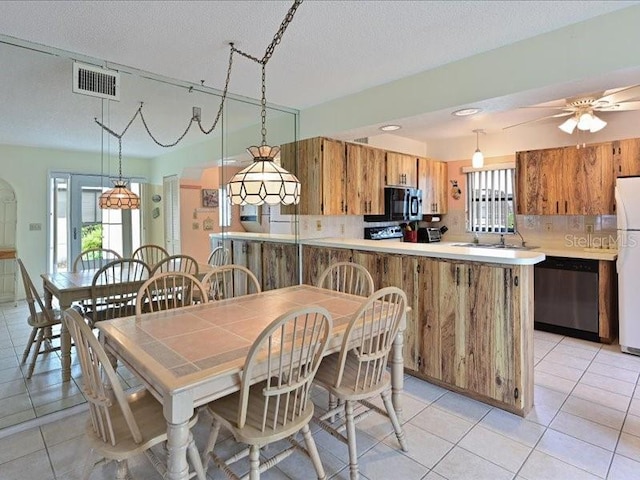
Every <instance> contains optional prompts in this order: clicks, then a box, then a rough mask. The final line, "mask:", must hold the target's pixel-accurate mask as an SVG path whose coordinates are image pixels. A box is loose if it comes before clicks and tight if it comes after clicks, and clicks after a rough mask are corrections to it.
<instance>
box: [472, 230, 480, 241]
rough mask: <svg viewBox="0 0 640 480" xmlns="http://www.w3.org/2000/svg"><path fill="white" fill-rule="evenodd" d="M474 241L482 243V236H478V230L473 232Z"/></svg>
mask: <svg viewBox="0 0 640 480" xmlns="http://www.w3.org/2000/svg"><path fill="white" fill-rule="evenodd" d="M473 243H480V238H478V232H474V233H473Z"/></svg>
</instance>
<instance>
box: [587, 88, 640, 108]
mask: <svg viewBox="0 0 640 480" xmlns="http://www.w3.org/2000/svg"><path fill="white" fill-rule="evenodd" d="M638 97H640V85H634V86H632V87H627V88H623V89H622V90H618V91H617V92H614V93H612V94H610V95H605V96H604V97H601V98H599V99H598V100H596V102H595V103H596V104H598V102H608V103H609V104H611V105H613V104H616V103H619V102H626V101H627V100H632V99H634V98H638Z"/></svg>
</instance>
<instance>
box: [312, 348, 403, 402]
mask: <svg viewBox="0 0 640 480" xmlns="http://www.w3.org/2000/svg"><path fill="white" fill-rule="evenodd" d="M339 360H340V353H339V352H338V353H333V354H331V355H328V356H326V357H324V358H323V359H322V362H321V363H320V368H318V373H316V377H315V380H314V382H315V383H318V384H320V385H321V386H322V387H323V388H325V389H327V391H328V392H329V393H331V394H333V395H335V396H337V397H339V398H342V399H345V400H356V401H357V400H363V399H366V398H370V397H372V396H375V395H377V394H379V393H381V392H382V391H383V390H386V389H388V388H389V387H390V386H391V375H389V372H387V371H385V372H383V374H382V380H381V382H380V383H378V384H377V385H376V386H375V388H366V389H363V388H362V387H361V386H360V387H359V388H358V389H357V391H356V389H355V385H356V379H357V376H358V368H361V367H360V363H359V362H358V359H357V358H356V357H355V356H354V355H352V354H351V353H349V354H348V355H347V360H346V362H345V365H344V371H343V373H342V382H341V383H340V386H339V387H335V383H336V378H337V377H338V369H339V366H340V365H339V363H338V362H339ZM360 375H361V376H362V375H363V373H362V372H361V373H360Z"/></svg>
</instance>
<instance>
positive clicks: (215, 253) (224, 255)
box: [207, 246, 229, 267]
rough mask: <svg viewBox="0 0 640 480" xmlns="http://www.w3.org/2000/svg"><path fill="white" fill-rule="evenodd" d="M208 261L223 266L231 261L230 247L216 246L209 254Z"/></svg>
mask: <svg viewBox="0 0 640 480" xmlns="http://www.w3.org/2000/svg"><path fill="white" fill-rule="evenodd" d="M207 263H208V264H209V265H211V266H213V267H221V266H223V265H227V264H228V263H229V249H228V248H224V247H223V246H220V247H216V248H214V249H213V250H212V251H211V253H210V254H209V258H208V259H207Z"/></svg>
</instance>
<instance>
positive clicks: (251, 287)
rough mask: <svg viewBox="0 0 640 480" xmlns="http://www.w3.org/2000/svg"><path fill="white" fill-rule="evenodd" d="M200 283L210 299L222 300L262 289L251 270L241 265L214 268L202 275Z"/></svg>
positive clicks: (258, 291)
mask: <svg viewBox="0 0 640 480" xmlns="http://www.w3.org/2000/svg"><path fill="white" fill-rule="evenodd" d="M202 284H203V285H204V286H205V288H206V289H207V291H208V293H209V299H210V300H223V299H225V298H234V297H240V296H242V295H248V294H251V293H260V292H261V291H262V289H261V288H260V282H259V281H258V279H257V278H256V276H255V275H254V274H253V272H252V271H251V270H249V269H248V268H246V267H243V266H242V265H233V264H231V265H224V266H222V267H217V268H214V269H213V270H211V271H210V272H209V273H207V274H206V275H205V276H204V278H203V279H202Z"/></svg>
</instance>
